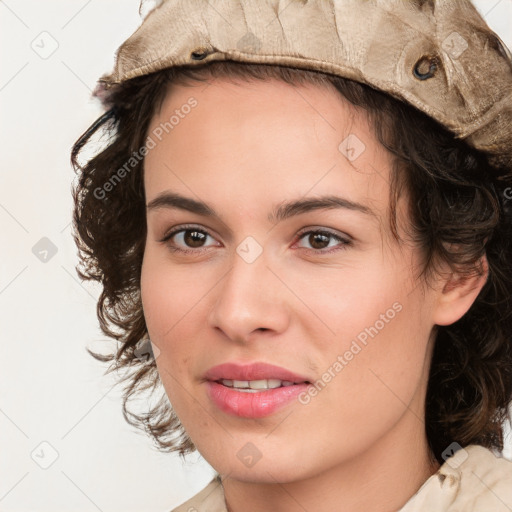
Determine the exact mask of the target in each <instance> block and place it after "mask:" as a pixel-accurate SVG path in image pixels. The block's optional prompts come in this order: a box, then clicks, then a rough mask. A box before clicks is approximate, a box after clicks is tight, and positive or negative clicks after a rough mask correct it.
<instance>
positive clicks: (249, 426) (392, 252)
mask: <svg viewBox="0 0 512 512" xmlns="http://www.w3.org/2000/svg"><path fill="white" fill-rule="evenodd" d="M192 96H193V97H194V98H195V99H196V100H197V106H196V107H195V108H193V109H192V110H191V112H190V113H189V114H187V115H186V116H184V118H183V119H180V122H179V124H177V125H175V126H174V127H173V129H172V130H169V133H164V136H163V137H161V138H162V140H161V141H159V142H158V143H157V145H156V147H154V148H153V149H151V151H150V152H149V153H148V155H147V157H146V161H145V177H144V182H145V192H146V202H147V204H149V203H150V202H151V201H152V200H153V199H154V198H156V197H157V196H158V195H159V194H161V193H162V192H165V191H171V192H175V193H179V194H181V195H184V196H187V197H190V198H192V199H195V200H201V201H204V202H206V203H208V204H209V205H210V206H211V207H212V208H214V209H215V211H216V212H218V213H219V215H220V216H221V219H215V218H209V217H207V216H203V215H199V214H196V213H190V212H186V211H184V210H180V209H171V208H165V207H162V208H153V209H148V212H147V227H148V234H147V242H146V248H145V255H144V261H143V267H142V284H141V287H142V300H143V307H144V313H145V317H146V321H147V326H148V331H149V335H150V338H151V340H152V342H153V343H154V344H155V345H156V346H157V347H158V349H159V350H160V355H159V356H158V357H157V367H158V371H159V374H160V377H161V380H162V382H163V385H164V387H165V390H166V392H167V395H168V397H169V399H170V402H171V403H172V404H173V407H174V409H175V411H176V413H177V414H178V416H179V418H180V421H181V422H182V424H183V426H184V427H185V429H186V431H187V433H188V434H189V435H190V437H191V439H192V441H193V442H194V443H195V445H196V447H197V448H198V450H199V451H200V453H201V454H202V455H203V456H204V457H205V459H206V460H207V461H208V462H209V463H210V464H211V465H212V466H213V467H214V468H215V469H216V470H217V471H219V473H221V475H222V476H223V486H224V489H225V494H226V501H227V504H228V507H229V510H230V511H232V512H239V511H242V510H243V511H244V512H252V511H260V510H274V511H282V512H285V511H296V510H303V509H306V510H315V511H317V512H318V511H320V512H322V511H324V510H325V511H327V510H329V511H332V510H347V511H348V510H350V511H352V512H357V511H363V510H364V511H367V510H372V511H374V512H384V511H394V510H398V509H399V508H400V507H401V506H402V505H404V504H405V503H406V502H407V500H408V499H409V498H410V497H411V496H412V495H413V494H414V493H415V492H416V491H417V490H418V489H419V487H420V486H421V485H422V484H423V483H424V481H425V480H426V479H427V478H428V477H429V476H430V475H432V473H433V472H434V471H435V470H436V469H437V468H438V466H437V465H431V464H430V462H429V460H430V459H429V453H428V447H427V440H426V435H425V426H424V412H423V411H424V398H425V394H426V386H427V380H428V369H429V362H430V354H431V350H432V340H433V336H431V333H432V328H433V326H434V325H435V324H439V325H447V324H450V323H453V322H455V321H456V320H458V319H459V318H460V317H461V316H462V315H463V314H464V313H465V312H466V311H467V310H468V309H469V307H470V306H471V304H472V303H473V301H474V299H475V298H476V296H477V295H478V293H479V291H480V289H481V287H482V286H483V284H484V283H485V279H486V276H483V277H482V278H480V279H478V278H476V277H475V278H474V279H468V280H463V281H462V280H458V279H457V276H456V275H451V274H450V273H449V272H446V273H443V274H442V275H440V276H439V279H438V280H437V281H436V282H435V283H432V286H431V287H427V286H425V285H424V283H423V282H422V281H420V280H418V279H417V277H416V275H417V272H418V265H419V263H420V261H421V260H420V256H421V254H420V252H419V249H417V248H415V247H413V246H412V244H408V243H406V244H402V245H399V244H398V243H397V242H396V241H395V240H394V239H393V238H392V236H391V232H390V227H389V205H388V192H389V184H388V183H389V170H390V165H391V160H390V156H389V155H388V153H387V152H386V151H385V149H384V148H382V146H381V145H380V144H379V143H378V142H377V140H376V138H375V136H374V134H373V132H372V130H371V126H370V125H369V123H368V121H367V120H366V117H365V115H364V114H363V113H361V112H360V111H359V110H357V109H355V108H354V107H352V106H351V105H349V104H348V103H347V102H346V100H344V99H343V98H341V97H340V96H339V94H338V93H336V91H334V90H331V89H329V88H327V87H325V88H324V87H322V86H315V85H305V86H296V87H294V86H291V85H288V84H285V83H281V82H279V81H275V80H270V81H268V82H259V81H255V82H251V83H243V84H235V83H232V82H230V81H225V80H221V79H217V80H215V81H212V82H210V84H209V85H208V86H206V87H205V85H204V84H191V85H189V86H173V88H172V89H171V91H170V92H169V93H168V95H167V97H166V99H165V101H164V103H163V105H162V108H161V109H160V111H159V112H158V113H157V114H156V115H155V117H154V119H153V121H152V124H151V127H150V133H153V130H155V129H156V128H157V127H158V126H159V124H160V123H162V122H165V121H166V120H168V119H169V118H170V117H171V115H173V113H174V111H175V110H176V109H179V108H180V107H181V106H182V105H184V104H185V103H187V101H188V100H189V99H190V97H192ZM349 134H352V135H355V136H357V138H358V139H359V141H361V142H362V143H363V144H364V146H365V149H364V151H363V152H362V153H361V154H360V155H359V156H358V157H357V158H356V159H354V160H352V161H350V160H349V159H348V158H347V155H346V154H344V152H343V150H341V151H340V149H339V146H340V143H342V141H343V140H345V139H346V137H347V136H348V135H349ZM353 140H354V139H352V141H353ZM358 144H359V143H358ZM358 147H361V146H360V145H359V146H358ZM350 156H353V154H351V155H350ZM324 194H334V195H337V196H343V197H345V198H347V199H349V200H351V201H355V202H358V203H362V204H364V205H366V206H367V207H368V208H371V209H372V210H373V211H374V213H375V215H367V214H364V213H362V212H359V211H355V210H350V209H345V208H340V209H318V210H315V211H310V212H307V213H303V214H300V215H297V216H294V217H291V218H289V219H286V220H283V221H280V222H277V223H276V222H274V223H272V222H270V221H269V220H268V214H269V213H270V212H271V211H272V209H273V208H274V207H275V206H276V205H279V204H281V203H282V202H284V201H289V200H294V199H299V198H303V197H306V196H307V197H319V196H321V195H324ZM397 209H398V218H399V227H400V233H401V234H402V235H403V236H405V235H404V231H403V228H404V226H406V224H407V221H408V210H407V196H406V194H402V195H401V196H400V200H399V202H398V205H397ZM183 224H192V225H193V228H194V227H196V228H198V229H202V230H205V231H207V232H208V233H209V235H210V236H208V237H206V238H205V239H204V242H202V246H201V243H199V245H197V244H196V245H195V246H194V245H187V244H186V241H187V240H189V238H184V237H183V232H182V233H181V234H178V235H177V236H174V238H173V239H170V240H168V241H167V242H161V241H160V240H161V239H162V238H163V237H164V235H165V234H166V233H168V232H169V231H170V229H171V228H173V227H178V226H180V225H183ZM193 228H192V231H193V230H194V229H193ZM304 228H316V229H324V230H326V229H327V230H329V231H331V232H332V233H334V234H335V235H337V236H340V237H341V238H343V239H345V240H349V241H350V243H349V244H343V242H340V241H339V240H338V239H336V238H335V237H331V238H327V240H326V241H325V242H324V243H323V245H322V241H321V240H320V241H318V240H316V239H312V237H310V236H308V235H306V236H301V230H303V231H307V230H304ZM185 234H187V233H185ZM188 234H189V236H190V232H188ZM248 236H250V237H253V238H254V239H255V240H256V241H257V243H258V244H259V245H260V246H261V248H262V249H263V252H262V253H261V254H260V255H259V256H258V257H257V258H256V259H255V260H254V261H253V262H252V263H248V262H247V261H245V260H244V258H242V257H240V256H239V254H238V253H237V251H236V249H237V246H238V245H239V244H240V243H241V242H243V241H244V240H245V239H246V237H248ZM192 242H193V241H192ZM172 246H174V247H177V248H182V249H187V248H188V249H189V250H192V251H195V252H193V253H190V254H183V253H179V252H174V251H172V250H171V247H172ZM336 248H338V249H339V250H337V251H333V252H330V253H327V252H326V251H329V250H330V249H336ZM393 304H395V313H396V314H395V315H394V317H393V318H392V319H389V318H388V317H386V318H387V319H388V321H387V322H384V327H382V328H380V329H378V334H376V335H374V336H373V337H368V341H367V344H366V345H362V344H361V343H359V345H360V346H361V350H360V351H359V352H358V353H357V354H356V355H354V357H353V358H352V359H351V360H350V361H347V364H346V365H344V366H343V369H342V370H341V371H338V372H334V375H335V376H334V377H333V378H331V380H330V382H329V383H328V384H327V385H326V386H325V387H324V388H323V389H322V390H321V391H320V392H319V393H318V394H317V395H316V396H314V397H312V398H311V400H310V401H309V402H308V403H307V404H305V405H304V404H301V403H299V402H298V401H293V402H292V403H290V404H288V405H287V406H286V407H285V408H283V409H281V410H279V411H277V412H276V413H274V414H272V415H270V416H268V417H265V418H261V419H257V420H255V419H247V418H238V417H235V416H232V415H229V414H226V413H224V412H222V411H220V410H219V409H218V408H217V407H216V406H215V405H214V404H213V403H212V402H211V401H210V400H209V398H208V396H207V394H206V389H205V382H204V380H203V376H204V373H205V372H206V371H207V370H208V369H209V368H211V367H212V366H215V365H218V364H221V363H224V362H228V361H230V362H238V363H249V362H254V361H263V362H266V363H270V364H274V365H277V366H281V367H284V368H287V369H289V370H291V371H293V372H295V373H298V374H300V375H306V376H308V377H310V378H311V380H312V381H315V380H317V379H321V378H322V375H323V374H324V373H325V372H326V371H327V370H328V369H329V368H331V369H332V368H333V365H334V363H335V362H336V361H339V359H338V356H343V355H344V354H345V352H346V351H347V350H349V349H350V347H351V344H352V343H353V341H354V340H356V337H357V336H358V334H360V333H361V332H363V331H364V330H365V328H369V327H370V326H375V325H378V326H380V325H381V323H382V320H381V323H379V324H376V322H377V321H378V320H379V319H382V316H381V315H383V314H384V315H385V314H386V311H388V310H390V309H393ZM397 304H398V305H399V306H396V305H397ZM398 307H400V311H396V309H398ZM331 371H332V370H331ZM247 443H252V445H254V447H255V448H256V450H257V452H258V453H259V454H261V458H260V459H259V460H258V462H257V463H256V464H254V465H252V466H251V467H247V466H246V465H245V464H243V463H242V462H241V460H240V459H239V457H237V454H238V452H239V451H240V450H241V449H243V447H245V446H246V445H247ZM245 449H247V448H245Z"/></svg>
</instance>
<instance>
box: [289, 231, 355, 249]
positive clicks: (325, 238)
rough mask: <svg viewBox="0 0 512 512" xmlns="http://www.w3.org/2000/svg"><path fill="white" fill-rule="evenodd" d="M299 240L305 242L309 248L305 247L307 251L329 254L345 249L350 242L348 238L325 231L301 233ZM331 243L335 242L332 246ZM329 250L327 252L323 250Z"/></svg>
mask: <svg viewBox="0 0 512 512" xmlns="http://www.w3.org/2000/svg"><path fill="white" fill-rule="evenodd" d="M299 236H300V240H303V239H304V240H305V241H306V242H307V243H309V244H310V246H311V247H305V249H307V250H311V251H314V252H320V253H330V252H335V251H340V250H343V249H346V248H347V246H349V245H351V244H352V242H351V240H349V239H348V238H347V239H345V238H343V237H341V236H339V235H337V234H335V233H332V232H330V231H327V230H325V229H316V230H309V231H306V232H303V233H302V234H300V235H299ZM331 242H337V243H334V244H332V243H331ZM326 248H329V250H327V251H326V250H324V249H326Z"/></svg>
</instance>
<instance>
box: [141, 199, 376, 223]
mask: <svg viewBox="0 0 512 512" xmlns="http://www.w3.org/2000/svg"><path fill="white" fill-rule="evenodd" d="M146 208H147V210H148V211H151V210H156V209H160V208H176V209H180V210H186V211H188V212H191V213H196V214H198V215H203V216H205V217H212V218H216V219H218V220H219V221H221V222H223V220H222V218H221V216H220V215H219V214H218V213H217V212H216V211H215V209H214V208H212V207H211V206H209V205H208V204H206V203H204V202H202V201H197V200H195V199H192V198H190V197H185V196H182V195H180V194H176V193H174V192H163V193H162V194H160V195H158V196H157V197H155V198H154V199H152V200H151V201H150V202H149V203H148V204H147V206H146ZM338 208H344V209H347V210H353V211H358V212H361V213H363V214H365V215H370V216H372V217H375V218H376V219H378V215H377V214H376V213H375V212H374V211H373V210H372V209H370V208H369V207H368V206H366V205H363V204H360V203H356V202H354V201H350V200H349V199H346V198H344V197H338V196H334V195H326V196H321V197H306V198H300V199H297V200H294V201H286V202H283V203H281V204H279V205H277V206H275V207H274V209H273V210H272V212H271V213H270V214H269V215H268V217H267V218H268V221H269V222H270V223H276V222H280V221H283V220H286V219H289V218H290V217H293V216H295V215H300V214H303V213H307V212H311V211H313V210H321V209H329V210H333V209H338Z"/></svg>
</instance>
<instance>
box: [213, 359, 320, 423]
mask: <svg viewBox="0 0 512 512" xmlns="http://www.w3.org/2000/svg"><path fill="white" fill-rule="evenodd" d="M204 378H205V380H206V390H207V394H208V397H209V398H210V400H211V401H212V403H213V404H214V405H215V406H216V407H217V408H218V409H219V410H221V411H222V412H224V413H227V414H230V415H234V416H238V417H241V418H263V417H265V416H269V415H271V414H273V413H275V412H276V411H278V410H280V409H281V408H283V407H285V406H286V405H289V404H291V403H293V401H296V398H297V396H298V395H300V394H301V393H303V392H305V391H306V390H307V388H308V386H310V385H311V380H310V378H309V377H307V376H305V375H299V374H296V373H293V372H291V371H289V370H287V369H285V368H281V367H279V366H274V365H271V364H267V363H253V364H249V365H239V364H235V363H225V364H221V365H219V366H214V367H213V368H210V370H208V371H207V372H206V374H205V376H204Z"/></svg>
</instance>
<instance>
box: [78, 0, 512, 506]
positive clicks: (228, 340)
mask: <svg viewBox="0 0 512 512" xmlns="http://www.w3.org/2000/svg"><path fill="white" fill-rule="evenodd" d="M511 86H512V61H511V58H510V53H509V52H508V51H507V50H506V48H505V47H504V46H503V45H502V43H501V42H500V40H499V38H498V37H497V36H496V35H495V34H494V33H492V32H491V31H490V29H489V28H488V27H487V26H486V25H485V22H484V21H483V20H482V19H481V17H480V16H479V15H478V13H477V12H476V10H475V9H474V7H473V6H472V5H471V4H470V2H469V1H457V2H453V1H451V2H447V1H438V2H434V1H427V2H425V1H419V0H418V1H415V2H407V3H404V2H398V1H386V2H384V1H377V0H374V1H372V2H364V3H362V2H360V1H357V2H356V1H355V0H340V1H334V2H323V1H320V0H317V1H309V2H303V1H298V0H297V1H292V2H290V3H289V4H288V5H287V6H282V7H281V6H280V5H279V2H277V1H275V0H268V1H265V2H254V1H252V2H251V1H250V0H245V1H242V0H241V1H238V2H232V1H221V0H217V1H210V2H209V3H208V4H203V3H201V4H199V3H191V2H187V3H185V2H178V1H172V0H168V1H164V2H163V3H161V5H160V6H158V7H156V8H155V9H154V10H153V11H152V12H151V13H150V14H149V16H148V17H147V18H146V20H145V21H144V23H143V24H142V26H141V28H139V30H138V31H136V32H135V33H134V35H133V36H132V37H131V38H129V39H128V41H126V42H125V43H124V44H123V45H122V46H121V48H120V49H119V51H118V55H117V62H116V67H115V70H114V72H113V73H112V74H111V75H109V76H105V77H102V79H101V81H100V87H99V88H98V89H97V91H96V95H97V96H99V97H100V98H101V99H102V101H103V104H104V106H105V110H106V112H105V114H104V115H103V116H102V117H101V118H100V119H99V120H98V121H97V122H96V123H95V124H94V125H93V126H91V127H90V128H89V130H88V131H87V132H86V133H85V134H84V135H83V136H82V137H81V138H80V139H79V140H78V141H77V142H76V144H75V146H74V148H73V154H72V160H73V163H74V165H75V167H76V169H77V170H78V172H79V182H78V184H77V185H76V188H75V190H74V198H75V211H74V226H75V238H76V242H77V244H78V247H79V249H80V256H81V260H82V264H83V266H82V268H81V269H80V270H79V273H80V275H81V277H82V278H85V279H94V280H97V281H99V282H101V283H102V285H103V292H102V295H101V297H100V301H99V304H98V316H99V320H100V324H101V327H102V329H103V331H104V332H105V333H106V334H107V335H109V336H111V337H114V338H116V339H117V340H119V341H120V342H121V345H120V348H119V350H118V352H117V353H116V354H112V355H111V356H109V357H103V356H100V355H96V357H98V358H99V359H102V360H104V361H113V364H112V365H111V367H110V370H111V371H113V370H117V369H128V370H129V372H128V373H127V374H125V379H126V380H127V383H128V386H127V388H126V392H125V401H124V412H125V416H126V417H127V419H128V421H130V422H131V423H132V424H134V425H138V426H141V427H143V428H145V429H146V430H147V432H148V433H149V434H150V435H151V436H152V437H153V439H154V440H155V441H156V443H157V445H158V446H159V447H160V448H161V449H162V450H168V451H178V452H179V453H180V454H185V453H188V452H190V451H193V450H194V449H197V450H198V451H199V452H200V453H201V454H202V455H203V456H204V457H205V459H206V460H207V461H208V462H209V463H210V464H211V465H212V466H213V468H214V469H215V470H216V471H217V476H216V478H214V479H213V480H212V482H211V483H210V484H209V485H208V486H207V487H206V488H205V489H204V490H203V491H201V492H200V493H199V494H198V495H196V496H195V497H194V498H192V499H191V500H189V501H187V502H186V503H185V504H183V505H182V506H180V507H178V508H176V509H175V510H176V511H185V510H189V511H190V510H198V511H214V512H218V511H230V512H239V511H241V510H243V511H245V512H251V511H263V510H265V511H266V510H280V511H295V510H310V511H313V510H314V511H324V510H350V511H359V510H361V511H363V510H365V511H366V510H372V511H376V512H384V511H398V510H400V511H401V512H417V511H420V510H421V511H428V510H432V511H433V510H435V511H436V512H439V511H452V512H453V511H455V510H457V511H462V510H464V511H470V510H475V511H476V510H479V511H481V510H493V511H498V510H499V511H501V510H503V511H505V510H511V509H512V463H511V462H509V461H507V460H505V459H503V458H500V457H498V454H499V451H501V450H502V449H503V430H502V427H503V422H504V420H505V419H506V418H507V407H508V405H509V404H510V401H511V399H512V344H511V334H512V322H511V318H510V310H511V307H512V304H511V297H510V293H509V290H510V289H511V286H512V266H511V261H512V246H511V240H512V236H511V235H512V229H511V221H512V216H511V211H510V203H509V202H508V201H509V199H510V197H511V196H512V194H510V191H511V190H512V188H510V187H511V186H512V173H511V168H512V151H511V147H512V146H511V142H512V96H511V89H512V88H511ZM100 128H102V129H105V130H107V132H108V133H110V135H111V137H110V138H109V140H108V143H107V144H106V147H104V148H103V149H102V151H101V152H99V153H98V154H97V155H96V156H94V157H93V158H91V159H90V160H89V161H88V162H86V163H85V164H83V165H80V164H79V163H78V156H79V153H80V151H81V150H82V148H83V147H84V146H85V145H86V143H87V142H88V141H89V139H90V138H91V137H92V135H93V134H94V133H96V132H97V131H98V130H99V129H100ZM149 340H151V341H150V342H149ZM160 383H161V384H163V388H164V390H165V395H163V396H162V398H161V400H159V401H158V402H156V403H154V405H153V406H152V407H151V408H150V411H149V412H148V413H147V414H142V413H140V412H133V411H132V410H130V408H129V401H130V399H132V398H135V397H137V396H138V395H139V394H141V393H142V394H144V393H147V392H148V391H155V390H158V386H159V384H160ZM171 404H172V405H171Z"/></svg>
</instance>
